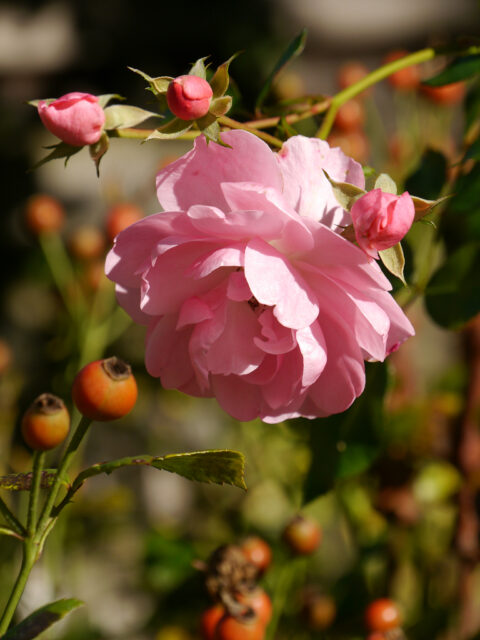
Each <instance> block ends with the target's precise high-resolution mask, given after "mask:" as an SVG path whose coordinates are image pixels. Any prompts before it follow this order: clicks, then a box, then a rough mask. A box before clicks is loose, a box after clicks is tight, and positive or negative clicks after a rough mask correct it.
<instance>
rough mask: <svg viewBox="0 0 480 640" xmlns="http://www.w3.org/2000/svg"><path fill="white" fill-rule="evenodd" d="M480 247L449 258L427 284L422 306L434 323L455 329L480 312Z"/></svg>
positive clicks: (471, 245) (465, 248)
mask: <svg viewBox="0 0 480 640" xmlns="http://www.w3.org/2000/svg"><path fill="white" fill-rule="evenodd" d="M479 273H480V244H479V243H474V244H468V245H465V246H463V247H461V248H460V249H458V250H457V251H455V252H454V253H452V255H450V256H449V257H448V258H447V260H446V261H445V263H444V264H443V265H442V266H441V267H440V268H439V269H438V270H437V271H436V272H435V273H434V274H433V276H432V278H431V280H430V282H429V283H428V286H427V290H426V294H425V304H426V307H427V310H428V312H429V314H430V315H431V317H432V318H433V320H435V322H437V323H438V324H439V325H440V326H442V327H445V328H447V329H458V328H459V327H461V326H462V325H463V324H464V323H466V322H468V320H470V319H471V318H473V317H474V316H475V315H476V314H477V313H479V312H480V278H479V277H478V274H479Z"/></svg>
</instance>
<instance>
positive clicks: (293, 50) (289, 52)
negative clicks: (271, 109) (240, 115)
mask: <svg viewBox="0 0 480 640" xmlns="http://www.w3.org/2000/svg"><path fill="white" fill-rule="evenodd" d="M306 40H307V30H306V29H302V31H301V32H300V33H299V34H298V36H296V37H295V38H294V39H293V40H292V41H291V42H290V44H289V45H288V47H287V48H286V49H285V51H284V52H283V53H282V55H281V56H280V58H279V59H278V61H277V63H276V64H275V66H274V67H273V70H272V72H271V73H270V75H269V76H268V78H267V80H266V82H265V84H264V85H263V87H262V90H261V91H260V94H259V96H258V98H257V102H256V103H255V110H256V111H260V110H261V108H262V105H263V103H264V102H265V99H266V98H267V96H268V94H269V92H270V88H271V86H272V83H273V81H274V80H275V78H276V77H277V76H278V74H279V73H280V71H281V70H282V69H283V68H284V67H285V65H286V64H288V63H289V62H290V61H291V60H293V59H294V58H296V57H297V56H299V55H300V54H301V53H302V51H303V50H304V48H305V42H306Z"/></svg>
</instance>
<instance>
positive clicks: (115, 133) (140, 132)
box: [108, 127, 200, 140]
mask: <svg viewBox="0 0 480 640" xmlns="http://www.w3.org/2000/svg"><path fill="white" fill-rule="evenodd" d="M154 131H155V129H135V128H133V127H126V128H125V129H112V131H109V132H108V135H109V136H110V138H127V139H128V140H146V139H147V138H148V136H149V135H151V134H152V133H153V132H154ZM199 135H200V131H187V132H186V133H182V135H180V136H177V137H176V138H172V140H194V139H195V138H198V136H199Z"/></svg>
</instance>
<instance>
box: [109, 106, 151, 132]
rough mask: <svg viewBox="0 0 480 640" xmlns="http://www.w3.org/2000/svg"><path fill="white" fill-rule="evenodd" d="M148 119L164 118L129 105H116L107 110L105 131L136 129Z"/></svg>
mask: <svg viewBox="0 0 480 640" xmlns="http://www.w3.org/2000/svg"><path fill="white" fill-rule="evenodd" d="M148 118H163V116H161V115H160V114H158V113H154V112H153V111H146V110H145V109H140V108H139V107H133V106H131V105H127V104H125V105H123V104H114V105H112V106H111V107H107V108H106V109H105V129H107V130H110V129H123V128H125V127H135V126H136V125H137V124H140V123H141V122H143V121H144V120H148Z"/></svg>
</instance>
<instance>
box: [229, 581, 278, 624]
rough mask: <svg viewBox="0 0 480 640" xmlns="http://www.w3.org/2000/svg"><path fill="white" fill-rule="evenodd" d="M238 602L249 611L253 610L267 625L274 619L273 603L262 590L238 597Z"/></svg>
mask: <svg viewBox="0 0 480 640" xmlns="http://www.w3.org/2000/svg"><path fill="white" fill-rule="evenodd" d="M236 600H237V602H240V604H243V605H245V607H246V609H247V611H248V610H251V611H253V613H254V614H255V616H256V617H257V618H258V619H259V621H260V622H261V623H262V624H264V625H267V624H268V623H269V622H270V620H271V619H272V612H273V607H272V601H271V600H270V596H269V595H268V594H267V593H266V592H265V591H264V590H263V589H262V588H261V587H256V588H255V589H253V590H252V591H250V592H247V593H239V594H237V595H236Z"/></svg>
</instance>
